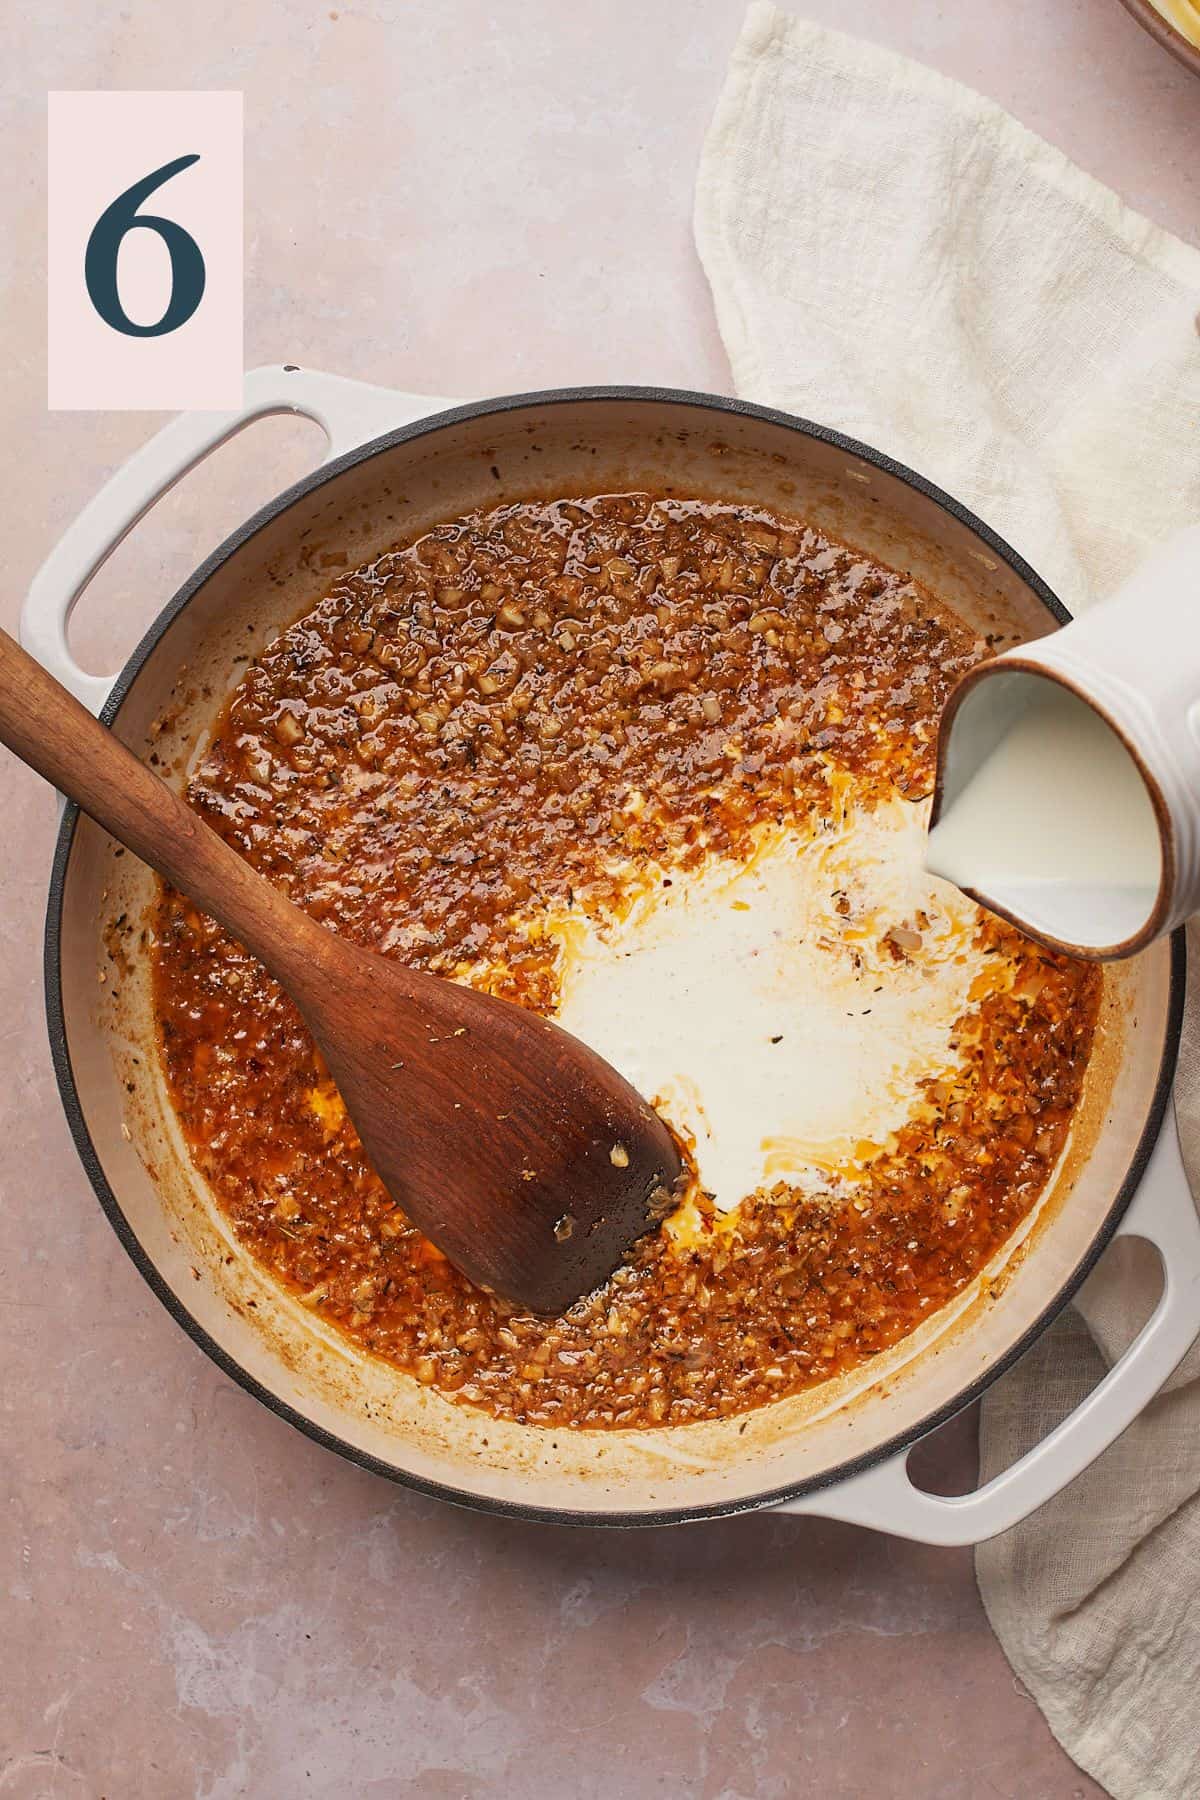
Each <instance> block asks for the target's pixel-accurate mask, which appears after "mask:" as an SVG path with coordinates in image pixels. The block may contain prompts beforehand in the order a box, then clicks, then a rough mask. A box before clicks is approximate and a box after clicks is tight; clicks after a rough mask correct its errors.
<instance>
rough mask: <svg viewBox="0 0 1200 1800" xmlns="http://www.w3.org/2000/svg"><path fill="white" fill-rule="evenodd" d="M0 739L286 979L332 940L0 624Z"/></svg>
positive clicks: (319, 952) (309, 961) (309, 968)
mask: <svg viewBox="0 0 1200 1800" xmlns="http://www.w3.org/2000/svg"><path fill="white" fill-rule="evenodd" d="M0 741H2V742H3V743H5V744H7V745H8V747H9V749H10V750H12V751H14V752H15V753H16V755H17V756H19V757H20V758H21V761H22V762H25V763H28V764H29V767H30V768H31V769H35V770H36V771H37V773H38V774H39V775H44V776H45V778H46V780H47V781H49V782H52V783H53V785H54V786H55V787H56V788H57V789H58V790H59V792H60V793H63V794H65V795H66V796H67V798H68V799H69V800H74V801H75V803H76V804H77V805H78V806H79V807H81V808H82V810H83V811H84V812H85V813H87V814H88V815H89V816H90V817H91V818H93V819H94V820H95V821H96V823H97V824H98V825H101V826H103V828H104V830H105V831H108V832H110V833H111V834H112V836H113V837H115V838H116V839H117V841H118V843H121V844H124V845H125V846H126V848H127V849H129V850H132V851H133V852H134V854H135V855H136V856H140V857H141V859H142V861H143V862H147V863H149V864H150V866H151V867H152V868H154V869H157V870H158V872H159V874H160V875H165V876H166V878H167V880H168V881H169V882H171V884H172V885H173V886H174V887H177V888H178V889H179V890H180V892H181V893H184V894H187V896H188V897H189V899H191V900H194V901H195V902H196V904H197V905H198V906H200V907H201V908H202V909H203V910H204V911H205V912H207V913H210V914H211V915H212V917H213V918H214V919H216V920H217V921H218V923H219V924H221V925H224V926H225V928H226V929H227V930H228V931H231V932H232V933H233V935H234V936H235V937H236V938H238V939H239V940H240V941H241V942H242V943H243V944H245V946H246V948H247V949H248V950H249V951H250V952H251V953H252V954H253V955H255V956H257V957H258V959H259V961H260V962H263V963H265V964H266V965H267V967H268V968H270V969H271V971H272V973H277V974H279V975H280V976H281V978H283V979H284V980H285V981H286V980H287V978H288V977H289V975H291V974H292V972H293V969H294V968H295V967H296V966H299V967H301V968H306V969H308V970H309V972H311V964H312V961H313V959H314V958H317V959H319V958H320V957H321V956H322V954H323V952H324V951H325V950H326V949H327V948H328V947H329V946H330V945H331V944H332V942H333V940H332V939H331V938H330V934H329V933H328V932H327V931H325V930H324V929H323V928H322V927H321V926H320V925H318V924H316V922H315V921H314V920H312V919H310V918H309V917H308V915H307V914H306V913H304V912H302V911H301V909H300V908H299V907H297V906H293V905H292V903H291V901H290V900H287V899H285V897H284V896H283V895H282V894H281V893H279V892H278V891H277V889H275V888H273V887H272V886H271V884H270V882H269V881H266V880H265V879H264V878H263V877H262V876H261V875H259V874H257V873H256V872H255V871H254V870H253V869H252V868H251V867H250V865H249V864H248V863H246V862H244V861H243V860H242V858H241V857H240V856H239V855H238V854H237V852H236V850H231V849H230V847H229V845H228V844H226V843H225V842H224V840H223V839H222V838H219V837H218V836H217V834H216V832H215V831H212V830H211V829H210V828H209V827H208V826H207V825H206V824H205V823H204V821H203V820H202V819H201V818H199V817H198V816H197V815H196V814H195V813H194V812H193V811H192V809H191V808H190V807H189V806H188V805H187V804H186V803H185V802H184V801H183V800H181V799H180V798H179V796H178V795H177V794H175V793H173V792H172V791H171V789H170V788H169V787H168V786H167V784H166V782H165V781H162V780H160V779H159V777H158V776H157V775H155V774H154V772H153V770H151V769H148V768H147V767H146V765H145V764H144V763H142V762H139V761H138V759H137V757H136V756H135V755H134V754H133V752H132V751H131V750H128V749H126V747H125V745H124V744H122V743H121V742H120V741H119V739H117V738H115V737H114V736H113V734H112V732H111V731H109V730H107V729H106V727H105V726H103V725H101V724H100V723H99V722H98V721H97V720H96V719H94V718H93V717H92V715H91V713H90V712H88V711H87V709H86V707H83V706H81V705H80V703H79V701H78V700H76V699H75V697H74V695H73V694H69V693H68V692H67V690H66V688H64V687H62V686H61V685H60V684H59V683H58V682H57V681H55V679H54V677H53V676H52V675H49V674H47V672H46V670H45V669H43V667H42V665H41V664H40V663H39V662H35V661H34V659H33V657H32V656H30V655H29V654H28V653H27V652H26V651H24V650H22V648H21V646H20V645H19V644H18V643H17V642H16V641H15V639H13V638H11V637H10V636H9V635H8V633H7V632H5V631H0Z"/></svg>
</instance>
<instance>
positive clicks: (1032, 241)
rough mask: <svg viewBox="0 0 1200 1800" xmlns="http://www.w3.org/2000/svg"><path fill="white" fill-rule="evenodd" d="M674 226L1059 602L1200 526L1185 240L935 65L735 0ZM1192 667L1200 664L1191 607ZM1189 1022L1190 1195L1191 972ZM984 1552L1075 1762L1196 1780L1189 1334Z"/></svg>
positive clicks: (1096, 1324) (774, 388)
mask: <svg viewBox="0 0 1200 1800" xmlns="http://www.w3.org/2000/svg"><path fill="white" fill-rule="evenodd" d="M696 237H697V242H698V246H699V250H700V255H701V258H702V260H703V262H704V266H705V269H706V270H707V273H708V276H709V280H710V281H711V283H712V289H713V294H714V298H715V301H716V308H717V317H718V321H719V324H720V328H721V332H722V335H723V337H724V341H725V346H726V348H727V350H728V352H729V358H730V362H731V364H732V367H733V375H734V381H735V384H736V387H737V391H738V392H739V394H742V395H745V396H746V397H748V398H750V399H754V400H759V401H763V402H767V403H769V404H772V405H775V406H781V407H786V408H788V409H790V410H792V411H795V412H798V413H801V414H803V415H805V416H807V417H810V418H813V419H817V420H820V421H822V422H823V423H825V424H829V425H834V426H837V427H839V428H840V429H842V430H843V431H847V432H849V433H850V434H851V435H853V436H855V437H860V438H862V439H864V440H865V441H866V442H867V443H869V444H874V445H877V446H879V447H880V448H882V449H886V450H888V451H890V452H891V453H893V454H894V455H896V456H898V457H899V458H900V459H901V460H903V461H905V462H908V463H911V464H912V465H913V466H914V467H916V468H918V469H920V470H921V471H922V472H923V473H925V474H926V475H928V476H931V477H932V478H933V480H935V481H937V482H939V483H941V484H942V485H943V486H944V487H946V488H947V489H949V491H950V492H951V493H954V494H956V495H958V496H959V497H961V498H962V499H963V500H964V501H966V503H967V504H968V505H970V506H972V507H974V508H975V509H976V510H977V511H978V512H979V513H980V514H981V515H982V516H983V518H985V519H986V520H987V521H988V522H989V524H991V525H993V526H994V527H995V528H996V529H997V530H998V531H1000V532H1001V533H1002V535H1003V536H1005V537H1006V538H1007V539H1008V540H1009V541H1010V542H1011V543H1012V544H1013V545H1015V546H1016V548H1017V549H1019V550H1020V551H1021V552H1022V554H1024V555H1025V556H1026V557H1028V559H1029V560H1030V561H1031V562H1032V563H1033V565H1034V567H1035V568H1036V569H1038V571H1039V572H1040V573H1041V574H1042V575H1044V576H1045V577H1046V579H1047V580H1048V581H1049V582H1050V584H1051V586H1052V587H1054V588H1055V589H1056V590H1057V591H1058V593H1059V594H1061V595H1062V597H1063V599H1064V600H1065V601H1066V603H1067V604H1068V606H1070V607H1071V608H1072V609H1073V610H1074V609H1078V608H1080V607H1082V606H1085V605H1087V604H1088V602H1089V601H1090V600H1092V599H1094V598H1097V597H1099V596H1100V595H1102V594H1104V593H1105V592H1107V591H1108V590H1109V589H1110V588H1111V587H1113V586H1114V585H1115V584H1116V583H1117V582H1118V581H1119V580H1120V579H1121V578H1122V577H1123V576H1124V575H1125V574H1126V573H1128V571H1129V570H1130V569H1131V568H1132V567H1133V566H1134V565H1135V564H1136V563H1137V561H1138V560H1139V558H1140V556H1141V555H1142V554H1143V552H1144V551H1145V550H1146V549H1147V548H1148V547H1149V546H1151V545H1152V544H1154V543H1155V542H1157V541H1158V540H1160V539H1161V538H1163V537H1165V536H1166V535H1168V534H1169V533H1170V532H1172V531H1174V530H1176V529H1178V528H1179V527H1180V526H1182V525H1184V524H1188V523H1191V522H1193V521H1195V520H1197V519H1200V335H1198V327H1200V252H1198V251H1197V250H1195V249H1193V248H1191V247H1189V246H1188V245H1186V244H1183V243H1181V242H1179V241H1178V240H1177V239H1175V238H1172V237H1170V236H1168V235H1167V233H1165V232H1163V231H1160V230H1158V229H1157V228H1156V227H1155V226H1153V225H1151V224H1150V223H1149V222H1148V221H1147V220H1145V219H1142V218H1138V217H1137V216H1136V215H1135V214H1133V213H1131V212H1129V211H1128V210H1127V209H1126V208H1125V207H1123V206H1122V204H1121V202H1120V201H1119V200H1118V199H1117V198H1116V196H1115V195H1113V194H1111V193H1109V192H1108V191H1107V190H1105V189H1103V188H1101V187H1099V186H1098V185H1097V184H1096V183H1095V182H1094V181H1092V180H1091V179H1090V178H1089V177H1088V176H1087V175H1085V174H1084V173H1083V172H1082V171H1081V170H1079V169H1077V168H1075V167H1073V166H1072V165H1071V164H1070V163H1068V162H1067V161H1066V160H1065V159H1064V158H1063V157H1062V156H1061V155H1060V154H1059V153H1058V152H1057V151H1056V150H1054V149H1052V148H1051V147H1050V146H1049V145H1048V144H1045V143H1043V142H1042V141H1041V140H1040V139H1038V138H1035V137H1033V136H1032V135H1031V134H1030V133H1029V132H1027V131H1026V130H1024V129H1023V127H1021V126H1020V125H1018V124H1017V123H1016V121H1015V120H1013V119H1011V118H1010V117H1009V116H1008V115H1007V114H1005V113H1003V112H1001V111H1000V110H999V109H998V108H997V107H995V106H993V105H991V104H990V103H989V102H987V101H985V100H982V99H981V98H979V96H977V95H975V94H973V93H970V92H968V91H967V90H966V89H964V88H962V87H959V86H958V85H957V84H956V83H954V82H951V81H947V80H945V79H944V78H943V77H941V76H938V75H936V74H934V73H932V72H931V71H930V70H928V69H924V68H921V67H919V66H917V65H915V64H913V63H910V62H906V61H904V60H902V59H901V58H899V57H896V56H894V55H892V54H891V53H890V52H887V51H884V50H880V49H878V48H875V47H874V46H872V45H868V44H863V43H859V42H857V41H855V40H852V39H850V38H846V37H842V36H841V35H839V34H836V33H833V32H829V31H826V30H824V29H822V28H820V27H817V26H815V25H812V24H809V23H807V22H805V21H803V20H799V19H794V18H791V17H789V16H788V15H786V14H784V13H781V12H778V11H776V10H775V8H774V7H772V6H769V5H766V4H756V5H754V6H752V7H751V9H750V12H749V14H748V15H747V19H746V24H745V27H744V30H743V33H742V37H741V40H740V42H739V44H738V46H737V48H736V50H735V52H734V57H733V62H732V65H731V67H730V71H729V75H728V79H727V81H726V85H725V90H724V92H723V94H722V96H721V99H720V103H719V105H718V107H717V111H716V116H715V118H714V121H713V124H712V128H711V130H710V133H709V136H708V139H707V142H706V144H705V148H704V154H703V158H702V161H701V166H700V174H699V180H698V186H697V195H696ZM1191 653H1192V654H1193V655H1196V656H1197V660H1198V663H1200V603H1198V606H1197V633H1196V642H1195V644H1194V645H1193V646H1192V652H1191ZM1193 931H1194V953H1195V957H1196V960H1200V932H1197V931H1196V930H1195V928H1193ZM1193 969H1195V961H1194V962H1193ZM1185 1038H1186V1043H1185V1054H1184V1059H1183V1063H1182V1065H1181V1071H1180V1078H1179V1087H1178V1106H1179V1112H1180V1121H1181V1125H1182V1127H1183V1132H1184V1138H1185V1146H1184V1147H1185V1155H1186V1156H1187V1157H1188V1160H1189V1167H1190V1170H1191V1172H1192V1182H1193V1188H1194V1189H1197V1188H1200V980H1198V979H1197V978H1196V977H1195V976H1194V977H1193V984H1192V994H1191V999H1190V1005H1189V1011H1188V1022H1187V1026H1186V1030H1185ZM1137 1250H1138V1246H1137V1245H1136V1244H1132V1245H1131V1244H1124V1245H1120V1246H1118V1247H1117V1248H1116V1249H1115V1250H1114V1251H1113V1252H1111V1253H1110V1255H1109V1256H1108V1257H1106V1258H1105V1259H1104V1261H1103V1263H1102V1264H1101V1266H1100V1268H1099V1269H1098V1270H1097V1271H1096V1273H1095V1274H1094V1275H1093V1277H1092V1278H1091V1280H1090V1281H1089V1282H1088V1283H1087V1285H1086V1287H1085V1289H1084V1290H1083V1292H1082V1294H1081V1295H1080V1298H1079V1304H1078V1308H1077V1310H1075V1311H1072V1312H1069V1313H1068V1314H1067V1315H1065V1316H1064V1318H1063V1319H1062V1320H1060V1321H1059V1322H1058V1324H1056V1326H1055V1327H1054V1328H1053V1329H1052V1330H1051V1331H1050V1332H1048V1333H1047V1334H1046V1335H1045V1336H1044V1337H1043V1339H1042V1340H1041V1341H1040V1343H1039V1344H1038V1345H1037V1346H1036V1347H1035V1348H1034V1349H1033V1350H1032V1351H1031V1352H1030V1353H1029V1354H1028V1355H1027V1356H1026V1357H1025V1358H1024V1359H1023V1360H1022V1362H1021V1363H1020V1365H1019V1366H1018V1367H1017V1368H1016V1369H1015V1370H1014V1371H1012V1373H1011V1374H1010V1375H1008V1376H1007V1377H1006V1378H1005V1379H1004V1380H1003V1381H1001V1382H999V1383H998V1384H997V1385H996V1386H995V1387H994V1388H993V1389H991V1390H990V1392H989V1394H988V1396H987V1398H986V1400H985V1403H984V1408H983V1422H982V1433H981V1436H982V1443H981V1461H982V1472H983V1475H984V1477H986V1476H987V1475H989V1474H992V1473H995V1472H996V1471H997V1470H999V1469H1001V1468H1003V1467H1005V1466H1006V1465H1007V1464H1008V1463H1009V1462H1011V1461H1012V1460H1013V1458H1014V1457H1015V1456H1016V1455H1018V1454H1019V1453H1020V1452H1021V1451H1022V1450H1024V1449H1025V1448H1027V1447H1028V1446H1029V1445H1031V1444H1032V1443H1034V1442H1036V1441H1037V1440H1038V1439H1039V1438H1040V1437H1041V1436H1043V1435H1044V1434H1045V1432H1046V1431H1047V1430H1048V1429H1049V1428H1050V1426H1051V1425H1053V1424H1054V1423H1055V1422H1056V1420H1057V1419H1058V1418H1060V1417H1061V1416H1063V1414H1064V1413H1065V1412H1066V1411H1068V1410H1069V1409H1070V1407H1071V1406H1072V1405H1073V1404H1074V1403H1075V1401H1077V1400H1078V1399H1079V1398H1080V1397H1081V1396H1082V1395H1083V1394H1084V1393H1086V1392H1087V1390H1088V1389H1089V1388H1090V1387H1091V1386H1092V1385H1094V1383H1095V1381H1096V1380H1097V1379H1098V1378H1099V1376H1100V1375H1101V1374H1102V1372H1103V1369H1104V1367H1105V1365H1106V1364H1107V1363H1108V1362H1111V1360H1113V1359H1114V1358H1115V1357H1116V1356H1117V1355H1119V1354H1120V1351H1121V1350H1122V1349H1123V1348H1124V1346H1125V1345H1126V1344H1127V1343H1128V1342H1130V1340H1131V1339H1132V1337H1133V1335H1134V1332H1135V1329H1136V1326H1137V1325H1138V1324H1139V1323H1140V1322H1141V1320H1142V1319H1143V1318H1144V1317H1145V1316H1146V1314H1147V1313H1148V1312H1149V1310H1150V1307H1151V1305H1152V1304H1153V1300H1154V1298H1155V1295H1156V1292H1157V1278H1156V1276H1154V1275H1152V1274H1151V1273H1150V1272H1149V1270H1148V1268H1147V1265H1146V1262H1145V1261H1144V1260H1142V1259H1139V1258H1138V1256H1137ZM1197 1328H1198V1329H1200V1320H1197ZM977 1569H978V1575H979V1583H980V1588H981V1591H982V1594H983V1599H984V1604H985V1605H986V1607H987V1609H988V1614H989V1617H990V1619H991V1621H992V1624H993V1626H994V1627H995V1630H996V1632H997V1635H998V1636H999V1638H1000V1641H1001V1643H1002V1644H1003V1646H1004V1649H1005V1651H1006V1653H1007V1654H1008V1656H1009V1659H1010V1661H1011V1662H1012V1664H1013V1667H1014V1668H1015V1669H1016V1671H1017V1673H1018V1674H1019V1675H1020V1677H1021V1678H1022V1680H1023V1681H1024V1682H1025V1683H1026V1685H1027V1686H1028V1687H1029V1689H1030V1690H1031V1692H1032V1693H1033V1694H1034V1695H1035V1697H1036V1698H1037V1700H1038V1702H1039V1704H1040V1705H1041V1706H1042V1709H1043V1711H1044V1712H1045V1714H1046V1716H1047V1718H1048V1720H1049V1722H1050V1725H1051V1727H1052V1729H1053V1730H1054V1732H1055V1734H1056V1736H1057V1737H1058V1738H1059V1740H1060V1742H1061V1743H1062V1744H1063V1745H1064V1747H1065V1748H1066V1749H1067V1750H1068V1751H1069V1752H1070V1753H1071V1755H1072V1756H1074V1757H1075V1759H1076V1760H1077V1761H1078V1762H1079V1763H1080V1764H1081V1765H1082V1766H1083V1767H1084V1768H1085V1769H1087V1770H1088V1771H1089V1772H1090V1773H1091V1774H1092V1775H1094V1776H1095V1777H1096V1779H1097V1780H1098V1781H1100V1782H1102V1783H1103V1784H1104V1785H1105V1786H1106V1787H1107V1788H1108V1789H1109V1790H1110V1792H1111V1793H1112V1794H1113V1795H1115V1796H1117V1800H1135V1797H1136V1800H1151V1797H1153V1800H1195V1797H1197V1796H1200V1345H1198V1346H1197V1347H1196V1348H1194V1349H1193V1350H1192V1351H1191V1352H1190V1354H1189V1356H1188V1358H1187V1359H1186V1361H1185V1363H1184V1364H1183V1366H1182V1368H1181V1369H1180V1371H1179V1372H1178V1373H1177V1375H1176V1377H1175V1379H1174V1380H1173V1382H1172V1383H1171V1384H1170V1387H1169V1390H1168V1391H1167V1392H1166V1393H1164V1394H1163V1395H1162V1396H1160V1398H1159V1399H1158V1400H1157V1401H1155V1402H1154V1403H1153V1405H1152V1406H1151V1407H1149V1408H1148V1409H1147V1411H1146V1412H1145V1414H1144V1415H1143V1416H1142V1418H1141V1419H1139V1420H1138V1421H1137V1423H1136V1424H1135V1425H1134V1426H1132V1427H1131V1428H1130V1430H1129V1431H1127V1432H1126V1433H1125V1434H1124V1436H1123V1437H1122V1439H1121V1440H1120V1441H1119V1442H1118V1443H1117V1444H1115V1445H1114V1446H1113V1447H1112V1449H1111V1450H1110V1451H1109V1452H1108V1453H1107V1454H1106V1455H1105V1456H1104V1457H1102V1458H1101V1459H1100V1461H1099V1462H1098V1463H1097V1464H1095V1465H1094V1467H1093V1468H1092V1469H1091V1470H1090V1471H1088V1473H1087V1474H1086V1475H1085V1476H1083V1477H1082V1478H1081V1479H1080V1480H1079V1481H1078V1482H1076V1483H1075V1484H1074V1485H1073V1487H1071V1488H1070V1489H1069V1490H1068V1491H1067V1492H1066V1493H1065V1494H1063V1495H1061V1496H1060V1497H1059V1499H1058V1500H1056V1501H1054V1502H1053V1503H1051V1504H1050V1505H1049V1506H1047V1507H1045V1508H1043V1509H1042V1511H1041V1512H1040V1513H1038V1514H1037V1515H1035V1516H1034V1517H1033V1518H1032V1519H1030V1520H1028V1521H1027V1522H1026V1523H1025V1524H1024V1525H1023V1526H1021V1527H1019V1528H1018V1529H1017V1530H1015V1531H1012V1532H1010V1533H1008V1534H1007V1535H1006V1536H1004V1537H1003V1538H1000V1539H998V1540H997V1541H996V1542H994V1543H992V1544H989V1545H985V1546H982V1547H981V1548H980V1550H979V1552H978V1555H977Z"/></svg>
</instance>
